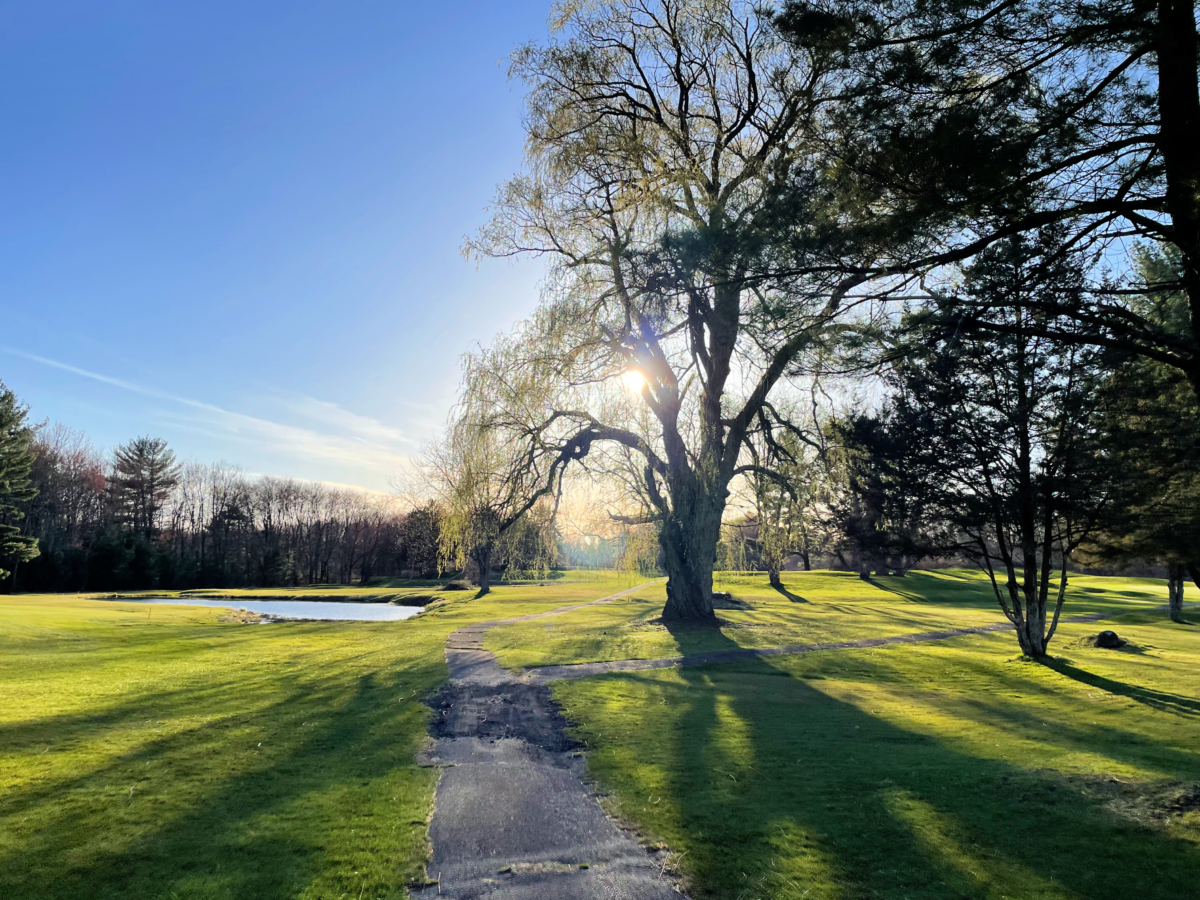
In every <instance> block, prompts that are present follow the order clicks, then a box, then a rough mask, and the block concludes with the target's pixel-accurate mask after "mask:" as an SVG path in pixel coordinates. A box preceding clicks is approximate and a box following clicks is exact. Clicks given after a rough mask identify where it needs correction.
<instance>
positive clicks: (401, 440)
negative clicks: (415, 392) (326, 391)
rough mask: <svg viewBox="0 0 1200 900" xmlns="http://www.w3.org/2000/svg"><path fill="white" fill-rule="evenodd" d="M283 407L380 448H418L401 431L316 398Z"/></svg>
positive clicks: (289, 403) (288, 401)
mask: <svg viewBox="0 0 1200 900" xmlns="http://www.w3.org/2000/svg"><path fill="white" fill-rule="evenodd" d="M284 406H286V407H287V408H288V409H289V410H291V411H292V412H294V413H295V414H296V415H299V416H303V417H305V418H307V419H311V420H313V421H315V422H322V423H324V424H326V425H332V426H334V427H335V428H337V429H339V430H341V431H343V432H346V433H348V434H352V435H354V436H355V437H357V438H361V439H362V440H364V441H367V442H368V443H371V444H375V445H376V446H380V447H387V446H390V445H394V444H408V445H410V446H416V444H417V442H416V441H415V440H413V439H412V438H410V437H409V436H408V435H406V434H405V433H404V432H402V431H401V430H400V429H399V428H394V427H393V426H391V425H385V424H384V423H383V422H380V421H379V420H378V419H373V418H371V417H370V416H360V415H359V414H358V413H353V412H350V411H349V410H348V409H342V407H340V406H338V405H337V404H336V403H330V402H328V401H326V400H318V399H316V398H315V397H307V396H301V397H299V398H298V399H294V400H285V401H284Z"/></svg>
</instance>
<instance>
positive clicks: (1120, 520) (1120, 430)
mask: <svg viewBox="0 0 1200 900" xmlns="http://www.w3.org/2000/svg"><path fill="white" fill-rule="evenodd" d="M1138 268H1139V270H1140V274H1141V276H1142V278H1143V279H1144V280H1145V281H1146V282H1147V283H1148V284H1170V283H1172V282H1173V281H1174V280H1175V279H1177V278H1178V274H1179V259H1178V254H1177V253H1173V252H1165V253H1164V252H1158V251H1154V250H1151V249H1147V248H1142V251H1141V252H1140V254H1139V257H1138ZM1137 306H1138V308H1139V310H1138V311H1139V313H1140V314H1141V315H1142V316H1144V317H1145V318H1147V319H1150V320H1153V321H1155V322H1156V323H1157V325H1158V327H1160V328H1162V329H1163V330H1164V331H1167V332H1174V333H1179V334H1184V333H1186V330H1187V328H1188V325H1189V323H1188V308H1187V301H1186V298H1185V297H1184V296H1183V294H1182V293H1180V292H1179V291H1161V292H1156V293H1154V294H1150V295H1148V296H1146V297H1143V298H1139V299H1138V301H1137ZM1110 366H1111V372H1110V373H1109V374H1108V376H1107V377H1106V378H1105V379H1104V380H1103V381H1102V382H1101V384H1100V388H1099V397H1100V401H1101V408H1102V413H1103V415H1102V419H1101V423H1102V429H1103V436H1104V441H1105V450H1106V453H1107V454H1108V455H1109V457H1110V458H1111V460H1112V462H1113V465H1114V466H1116V467H1117V468H1118V469H1119V471H1120V472H1121V475H1122V477H1121V480H1120V482H1119V484H1118V485H1117V486H1116V489H1115V491H1114V494H1113V502H1112V504H1111V510H1110V512H1109V515H1108V516H1107V517H1106V520H1105V529H1104V531H1103V532H1102V533H1101V534H1100V535H1099V536H1098V537H1097V538H1096V540H1095V542H1094V547H1091V548H1089V550H1090V552H1091V554H1092V555H1094V556H1098V557H1100V558H1106V559H1110V560H1117V561H1128V560H1157V561H1159V562H1161V563H1163V564H1164V565H1165V566H1166V567H1167V582H1168V597H1169V599H1170V604H1169V610H1170V617H1171V619H1172V620H1173V621H1176V622H1179V621H1182V617H1183V587H1184V581H1185V579H1186V578H1189V577H1190V578H1191V579H1192V580H1193V581H1195V582H1196V584H1197V585H1200V406H1198V404H1197V401H1196V397H1195V395H1194V393H1193V392H1192V390H1191V388H1190V385H1189V384H1188V382H1187V379H1186V378H1185V377H1184V375H1183V374H1182V373H1181V372H1180V371H1179V370H1178V369H1177V368H1175V367H1173V366H1169V365H1166V364H1164V363H1161V362H1157V361H1155V360H1152V359H1147V358H1145V357H1141V356H1135V355H1132V354H1128V353H1112V354H1110Z"/></svg>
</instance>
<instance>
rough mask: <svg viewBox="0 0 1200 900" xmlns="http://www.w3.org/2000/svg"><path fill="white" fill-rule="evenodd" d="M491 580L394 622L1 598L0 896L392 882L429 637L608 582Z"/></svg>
mask: <svg viewBox="0 0 1200 900" xmlns="http://www.w3.org/2000/svg"><path fill="white" fill-rule="evenodd" d="M619 584H620V583H619V582H618V580H617V579H615V578H614V577H612V576H606V577H600V576H596V575H594V574H592V575H581V576H574V577H568V578H566V579H563V580H559V581H556V582H553V583H552V584H551V585H549V586H546V587H538V586H536V585H526V586H511V587H510V586H501V587H499V588H497V589H496V590H495V591H494V593H493V595H492V596H491V597H489V598H488V599H487V600H485V601H472V600H471V599H470V598H471V596H472V595H471V594H470V593H468V592H455V593H447V594H445V595H443V596H445V597H446V598H447V599H446V600H445V602H444V605H441V606H439V607H438V608H437V609H436V610H434V611H431V612H430V613H427V614H425V615H422V616H420V617H418V618H416V619H413V620H409V621H406V622H398V623H364V622H354V623H322V624H310V623H278V624H271V625H241V624H236V622H235V621H222V620H223V619H224V620H236V617H234V616H230V615H228V614H227V613H225V612H224V611H222V610H219V609H206V608H200V607H186V606H155V607H152V608H149V607H147V606H145V605H135V604H128V603H121V602H119V601H100V600H94V599H85V598H80V597H69V596H60V597H53V596H28V595H27V596H17V597H2V598H0V897H3V898H6V900H8V898H14V900H17V898H19V900H26V898H29V900H35V898H36V900H43V898H45V900H50V898H71V900H81V898H87V900H92V898H180V900H187V898H213V900H217V898H220V900H225V898H253V900H267V898H283V897H288V898H292V897H299V898H306V900H308V898H339V897H346V898H358V900H367V898H372V897H403V896H405V888H404V886H405V883H406V882H407V881H409V880H411V879H414V878H419V877H421V876H422V875H423V872H422V864H423V862H424V859H425V854H426V824H425V823H426V819H427V816H428V814H429V811H430V802H431V797H432V790H433V786H434V781H435V778H436V775H435V774H434V773H433V772H432V771H431V770H428V769H422V768H419V767H418V766H417V765H416V764H415V762H414V755H415V754H416V752H417V750H418V749H419V747H420V745H421V743H422V741H423V740H424V736H425V732H426V727H427V716H428V710H427V709H426V707H425V706H424V705H423V704H422V703H421V700H422V698H423V697H425V696H426V695H427V694H428V693H429V692H430V691H431V690H433V689H434V688H435V687H436V686H437V685H438V684H440V683H441V682H442V681H443V680H444V679H445V677H446V668H445V662H444V658H443V652H442V646H443V643H444V641H445V637H446V635H447V634H448V633H449V632H450V631H451V630H453V629H454V628H456V627H458V626H459V625H462V624H464V623H466V622H468V621H473V620H477V619H481V618H483V619H486V618H495V617H499V616H507V615H514V614H521V613H526V612H537V611H542V610H546V609H551V608H554V607H556V606H561V605H563V604H565V603H568V602H571V601H572V600H574V599H577V598H580V597H582V598H584V599H593V598H595V597H599V596H601V595H602V594H604V593H605V592H611V590H616V589H617V588H618V586H619Z"/></svg>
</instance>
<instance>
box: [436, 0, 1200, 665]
mask: <svg viewBox="0 0 1200 900" xmlns="http://www.w3.org/2000/svg"><path fill="white" fill-rule="evenodd" d="M554 21H555V30H554V32H553V34H552V36H551V38H550V40H549V41H547V42H546V43H543V44H537V45H530V46H527V47H524V48H521V49H520V50H519V51H518V52H517V53H516V54H515V56H514V59H513V66H512V73H513V75H514V76H515V77H516V78H518V79H520V80H522V81H523V82H525V84H526V85H527V87H528V95H527V114H526V119H525V122H526V129H527V146H528V159H529V164H528V167H527V169H526V170H525V171H524V172H523V173H521V174H520V175H518V176H517V177H515V178H514V179H513V180H511V181H510V182H508V183H507V184H506V185H504V186H503V187H502V188H501V190H500V193H499V195H498V197H497V200H496V203H495V206H494V212H495V215H494V218H493V220H492V222H491V224H490V225H489V226H488V227H486V228H485V229H484V230H483V231H482V232H481V233H480V234H479V235H478V236H477V237H476V238H475V239H474V240H473V241H472V242H471V243H470V249H471V250H472V251H474V252H476V253H479V254H484V255H494V256H504V255H512V254H521V253H534V254H538V255H541V256H543V257H544V258H546V259H548V260H549V263H550V266H549V275H548V279H547V282H546V285H545V290H544V294H543V300H542V303H541V305H540V307H539V309H538V311H537V312H536V313H535V315H534V316H533V317H532V318H531V319H530V320H529V321H528V322H526V323H524V324H523V325H522V326H520V327H519V328H518V329H516V331H515V332H514V333H512V334H511V335H507V336H504V337H502V338H500V339H499V340H498V341H497V342H496V343H495V344H494V345H493V346H491V347H488V348H485V349H482V350H481V351H480V352H479V353H477V354H475V355H473V357H472V359H471V360H470V362H469V363H468V378H467V380H466V384H465V386H464V394H463V397H464V399H463V403H462V404H461V408H460V410H459V415H458V417H457V419H456V426H455V427H456V428H460V427H464V423H465V427H466V430H467V432H468V433H470V434H493V435H495V436H496V443H495V445H494V446H495V447H497V448H500V449H501V450H502V451H503V456H504V459H505V462H504V464H502V465H500V466H498V467H497V469H496V471H498V472H513V471H516V472H518V473H519V479H518V481H514V480H512V479H511V478H508V479H507V483H508V484H509V485H512V486H514V487H515V488H516V489H515V490H514V491H512V492H510V493H509V494H507V495H503V496H501V495H496V494H493V496H494V497H498V498H499V501H498V504H497V508H501V509H502V512H503V514H502V515H499V516H498V517H497V518H496V519H495V522H494V524H493V525H492V526H490V527H489V530H488V537H487V540H491V539H493V538H494V537H495V536H497V535H502V534H503V533H504V532H505V530H506V529H508V528H511V527H514V526H515V523H517V522H519V521H520V520H521V517H522V515H524V514H525V513H527V512H528V511H529V510H531V509H534V508H536V507H537V505H538V504H545V503H551V504H553V503H555V502H556V499H557V498H558V497H559V496H560V494H561V491H562V486H563V479H564V478H565V477H568V474H569V473H572V472H577V471H579V469H580V468H581V467H583V468H584V469H586V470H587V471H588V472H589V473H590V474H591V475H599V476H602V477H604V478H607V479H609V480H611V481H614V482H617V483H620V484H622V485H624V486H625V488H626V492H625V494H626V501H625V502H626V504H627V507H626V508H624V509H616V510H614V515H615V516H616V517H617V518H619V519H620V520H622V521H624V522H626V523H628V524H631V525H633V524H636V523H644V524H645V525H646V526H647V527H649V528H652V529H653V531H654V533H655V534H656V535H657V538H658V541H659V546H660V561H661V564H662V566H663V568H664V569H665V570H666V572H667V575H668V589H667V603H666V607H665V609H664V617H665V618H667V619H672V618H674V619H698V620H708V621H711V620H712V618H713V610H712V573H713V566H714V562H715V560H716V556H717V546H718V543H719V541H720V537H721V532H722V528H723V526H724V524H725V522H726V520H727V519H728V518H729V513H730V511H731V510H730V507H729V498H730V496H731V495H732V494H733V493H735V492H736V491H737V490H738V488H739V486H740V485H741V484H743V483H744V482H747V481H748V482H749V483H750V484H751V485H752V490H753V492H754V494H755V495H756V497H757V498H758V501H757V502H758V505H759V506H760V507H762V515H761V520H762V535H761V539H760V540H759V545H760V548H761V551H762V554H763V556H764V557H766V558H775V559H777V558H778V557H779V556H780V554H782V553H785V552H786V551H788V550H789V549H794V548H793V547H792V546H789V545H790V544H796V540H794V538H793V537H791V536H789V529H792V528H793V524H792V517H791V516H790V514H788V513H786V511H785V510H784V506H785V504H784V503H783V502H782V501H781V500H780V499H779V498H780V497H786V498H788V503H796V504H803V503H805V502H807V501H806V499H805V492H806V491H808V490H810V488H812V486H813V485H814V484H815V483H816V481H815V480H814V477H813V475H812V471H813V466H812V464H811V462H812V460H813V459H816V460H818V461H819V463H820V466H822V467H823V468H824V470H825V471H826V472H840V473H841V475H840V477H839V478H836V479H833V480H832V481H830V480H829V479H828V478H826V483H827V484H829V483H836V484H838V485H840V488H841V490H840V492H839V493H838V494H837V496H832V495H831V496H829V497H826V498H825V500H824V501H823V515H825V516H826V517H833V518H835V519H840V528H839V532H840V534H841V535H842V536H843V537H844V538H845V539H846V541H847V542H848V546H849V547H850V548H851V549H852V550H853V552H854V554H855V557H856V563H857V564H858V565H859V566H860V567H861V568H863V569H864V570H869V569H870V568H871V567H872V566H877V565H881V564H882V565H888V566H891V565H896V566H898V567H900V568H903V566H904V565H906V564H908V563H906V560H908V561H910V560H911V559H914V558H919V557H921V556H923V555H927V554H929V553H944V552H954V553H956V554H958V555H960V556H963V555H965V556H968V557H970V558H972V559H974V560H976V561H977V562H979V564H980V565H981V566H983V567H984V569H985V571H987V572H988V573H989V575H991V577H992V581H993V584H994V586H995V593H996V599H997V602H998V604H999V605H1000V607H1001V608H1002V609H1003V610H1004V613H1005V615H1006V616H1008V618H1009V619H1010V620H1011V621H1012V622H1013V623H1014V625H1015V626H1016V629H1017V634H1018V637H1019V639H1020V641H1021V646H1022V648H1023V649H1024V650H1025V651H1026V652H1027V653H1029V654H1031V655H1034V656H1040V655H1042V654H1044V652H1045V648H1046V646H1047V643H1048V642H1049V640H1050V639H1051V638H1052V636H1053V633H1054V628H1055V624H1056V622H1057V619H1058V614H1059V612H1060V610H1061V601H1062V598H1063V596H1064V590H1065V585H1066V579H1067V565H1068V563H1069V561H1070V560H1071V559H1072V558H1073V557H1076V556H1077V555H1078V554H1080V553H1082V552H1084V551H1087V552H1093V553H1104V554H1108V555H1110V556H1121V555H1124V556H1126V557H1129V556H1140V557H1152V558H1156V559H1160V560H1163V561H1164V562H1167V563H1169V564H1170V566H1171V567H1172V569H1171V571H1172V573H1173V578H1172V585H1173V586H1178V585H1180V584H1181V581H1180V577H1181V573H1183V572H1187V571H1190V570H1193V569H1195V560H1194V555H1195V551H1193V550H1191V547H1192V546H1194V544H1193V543H1190V541H1189V536H1190V534H1191V533H1192V532H1191V529H1190V526H1189V525H1188V523H1189V522H1190V521H1191V518H1190V511H1191V509H1192V508H1193V507H1194V503H1193V502H1192V498H1191V491H1192V484H1193V480H1194V479H1193V474H1192V472H1193V468H1194V466H1193V463H1194V457H1195V441H1194V431H1195V427H1196V425H1197V422H1200V419H1198V417H1197V411H1196V396H1197V394H1198V393H1200V332H1198V331H1197V328H1198V327H1200V326H1198V325H1197V322H1198V321H1200V316H1197V314H1196V312H1195V310H1196V309H1197V308H1198V307H1197V304H1200V274H1198V273H1200V158H1198V157H1197V156H1196V154H1195V152H1194V148H1195V147H1196V146H1198V145H1200V89H1198V86H1197V43H1198V42H1197V28H1196V21H1195V10H1194V6H1193V4H1191V3H1178V2H1175V0H1160V2H1153V0H1152V2H1149V3H1133V4H1131V3H1128V2H1123V0H1101V2H1097V3H1085V4H1063V3H1059V2H1057V0H995V2H987V0H943V2H939V3H934V4H930V3H926V2H923V0H922V2H915V0H875V2H871V3H861V2H857V0H855V2H851V0H815V2H809V0H799V2H788V3H784V4H782V5H777V6H772V5H770V4H760V3H752V2H743V0H609V2H602V3H590V4H562V5H561V6H560V7H559V8H558V13H557V14H556V17H555V19H554ZM868 382H869V383H870V384H871V385H872V387H871V390H872V391H873V392H874V393H873V396H871V397H870V398H869V402H860V403H858V404H857V406H856V404H854V403H849V402H847V401H846V398H845V397H844V396H840V397H838V398H837V399H836V400H834V399H832V395H829V396H830V398H831V399H830V400H829V402H827V403H826V404H825V406H824V408H823V409H820V410H811V409H809V408H808V406H807V405H806V403H804V402H803V400H804V398H805V397H806V396H816V395H817V394H819V393H820V390H821V389H823V388H824V387H828V386H830V385H833V384H840V385H842V390H843V392H844V391H845V385H846V384H848V383H849V384H852V385H853V384H857V385H859V386H862V385H864V384H867V383H868ZM858 392H859V393H860V394H862V393H865V391H862V390H860V391H858ZM1167 425H1169V426H1170V427H1165V426H1167ZM1164 427H1165V430H1163V429H1164ZM472 439H473V440H474V438H472ZM805 448H807V450H805ZM802 450H804V452H800V451H802ZM805 453H808V456H809V462H806V461H805ZM514 467H515V468H514ZM772 492H773V493H774V497H775V500H774V501H770V500H769V497H770V495H771V494H772ZM772 503H773V504H774V505H773V506H772ZM800 521H801V525H800V527H803V525H802V520H800ZM800 543H802V540H801V541H800ZM1180 593H1181V589H1178V590H1177V589H1176V587H1173V589H1172V596H1178V595H1179V594H1180Z"/></svg>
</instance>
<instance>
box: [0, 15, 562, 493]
mask: <svg viewBox="0 0 1200 900" xmlns="http://www.w3.org/2000/svg"><path fill="white" fill-rule="evenodd" d="M548 12H549V2H548V0H518V2H513V0H505V2H460V3H453V4H451V3H429V2H421V3H417V2H407V0H393V2H358V0H341V2H327V3H306V2H295V0H292V2H287V3H283V2H278V3H277V2H267V0H255V2H253V3H246V2H214V0H208V2H205V3H188V4H185V3H169V2H162V0H157V2H105V0H89V2H83V3H75V4H72V3H59V2H55V0H43V2H37V3H29V2H6V0H0V121H2V122H3V139H2V140H0V315H2V321H3V322H4V323H5V324H4V327H3V329H0V379H3V380H4V382H5V383H7V384H8V386H9V387H11V388H12V389H13V390H14V391H16V392H17V394H18V395H19V396H20V397H21V398H22V399H23V400H25V401H26V402H27V403H29V404H30V405H31V407H32V409H33V417H34V418H35V419H37V420H42V419H50V420H54V421H61V422H64V423H66V424H68V425H71V426H73V427H76V428H80V429H83V430H84V431H86V432H88V434H89V435H91V437H92V438H93V440H94V441H95V442H96V443H98V444H99V445H101V446H102V447H104V448H111V447H113V446H115V445H116V444H117V443H120V442H121V441H124V440H126V439H128V438H129V437H132V436H134V435H138V434H153V435H157V436H161V437H164V438H166V439H167V440H168V441H169V442H170V443H171V445H172V446H173V447H174V448H175V449H176V450H177V452H178V453H179V455H180V456H181V457H185V458H195V459H199V460H203V461H217V460H225V461H227V462H231V463H235V464H238V465H240V466H242V467H243V468H244V469H246V470H247V471H249V472H257V473H264V474H272V475H292V476H297V477H301V478H308V479H313V480H321V481H330V482H337V483H344V484H356V485H361V486H363V487H367V488H371V489H374V490H387V489H388V484H389V477H390V476H391V475H392V473H393V472H395V471H396V470H397V469H398V468H400V467H402V466H403V459H404V458H405V457H406V456H409V455H411V454H413V453H415V452H416V451H417V449H418V447H419V445H420V443H421V442H422V441H424V440H427V439H428V438H429V437H430V436H431V435H432V434H433V433H434V432H435V430H436V429H437V427H438V426H440V425H441V423H442V422H443V421H444V419H445V415H446V412H447V410H448V408H449V405H450V403H451V402H452V401H453V397H454V393H455V389H456V386H457V377H458V358H459V356H460V355H461V354H462V353H463V352H464V351H466V350H468V349H470V348H471V347H472V346H473V345H474V344H475V343H476V342H479V341H483V342H487V341H488V340H490V338H491V337H492V336H493V335H495V334H496V333H497V332H500V331H504V330H507V329H508V328H510V327H511V326H512V324H513V323H514V322H515V321H517V320H518V319H520V318H522V317H524V316H526V315H527V314H528V313H529V312H530V311H531V310H532V308H533V306H534V304H535V302H536V297H537V283H538V278H539V274H540V269H539V266H538V264H537V263H536V261H527V262H521V263H511V262H505V261H487V262H484V263H482V264H480V265H477V264H476V263H474V262H467V261H466V260H464V259H463V257H462V254H461V250H460V248H461V245H462V241H463V238H464V236H465V235H466V234H468V233H470V232H473V231H474V230H475V229H476V228H477V227H478V226H479V225H480V224H481V223H482V222H483V221H484V220H485V217H486V212H485V207H486V205H487V203H488V202H489V201H490V199H491V197H492V195H493V192H494V190H495V188H496V185H497V184H498V183H499V182H501V181H503V180H504V179H505V178H506V177H508V176H509V175H511V174H512V173H514V172H515V171H516V170H517V169H518V168H519V167H520V164H521V152H522V146H523V138H522V133H521V103H522V89H521V85H520V84H518V83H510V82H508V80H507V77H506V72H505V60H506V58H507V56H508V54H509V53H511V51H512V50H513V49H514V47H515V46H516V45H518V44H520V43H523V42H525V41H528V40H538V39H542V38H543V37H544V36H545V34H546V18H547V15H548Z"/></svg>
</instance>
